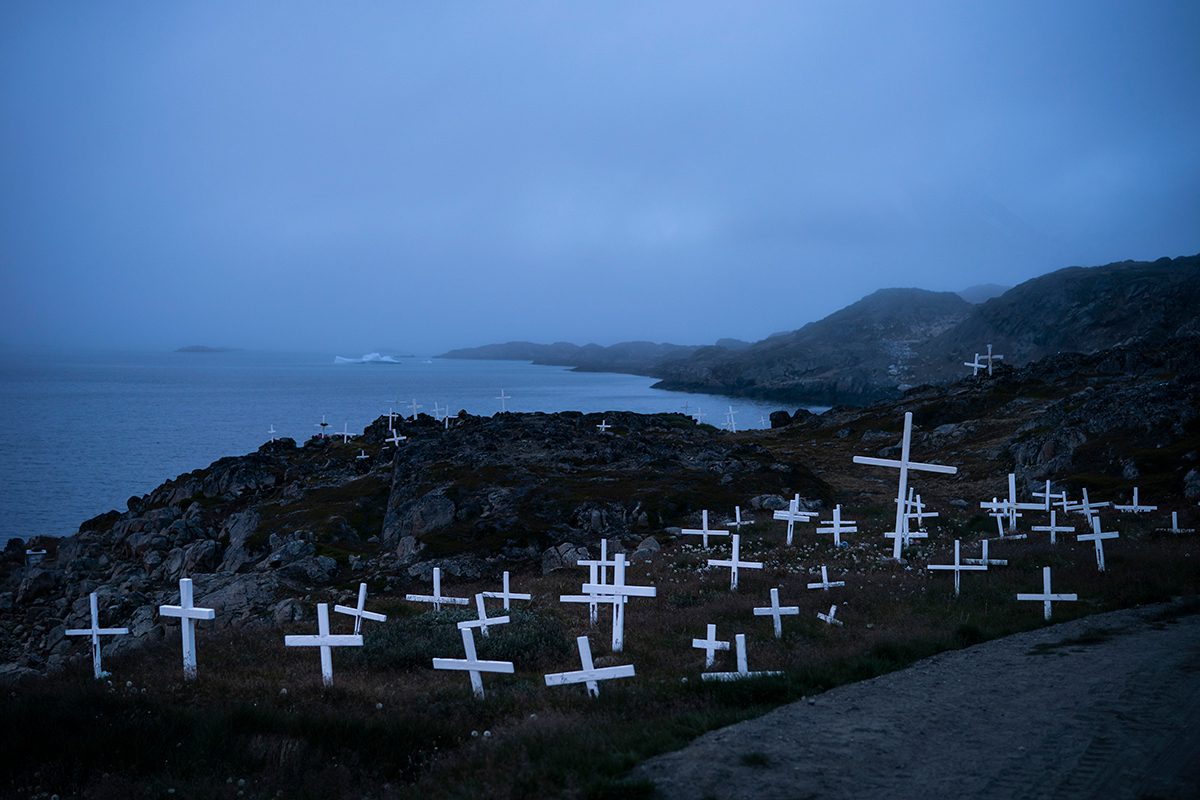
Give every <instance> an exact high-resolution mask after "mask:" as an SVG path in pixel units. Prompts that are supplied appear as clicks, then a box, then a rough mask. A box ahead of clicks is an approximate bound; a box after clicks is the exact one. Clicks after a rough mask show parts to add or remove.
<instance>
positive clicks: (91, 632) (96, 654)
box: [63, 592, 129, 680]
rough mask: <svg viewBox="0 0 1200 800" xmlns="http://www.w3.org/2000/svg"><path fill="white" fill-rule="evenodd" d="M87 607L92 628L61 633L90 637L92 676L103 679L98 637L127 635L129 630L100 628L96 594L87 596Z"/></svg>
mask: <svg viewBox="0 0 1200 800" xmlns="http://www.w3.org/2000/svg"><path fill="white" fill-rule="evenodd" d="M88 605H89V606H90V607H91V611H92V627H90V628H68V629H67V630H65V631H63V634H64V635H66V636H90V637H92V674H93V675H95V676H96V680H100V679H101V678H103V677H104V676H105V675H107V674H108V673H106V672H105V671H104V670H103V669H102V668H101V667H100V637H101V636H124V635H125V634H127V633H129V628H101V627H100V610H99V607H98V606H97V605H96V593H95V592H92V593H91V594H90V595H88Z"/></svg>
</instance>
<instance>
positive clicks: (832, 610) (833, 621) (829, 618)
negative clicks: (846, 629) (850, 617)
mask: <svg viewBox="0 0 1200 800" xmlns="http://www.w3.org/2000/svg"><path fill="white" fill-rule="evenodd" d="M817 619H819V620H821V621H822V622H824V623H825V624H826V625H841V624H842V621H841V620H840V619H838V618H837V604H836V603H834V604H833V605H831V606H830V607H829V613H828V614H822V613H821V612H820V611H818V612H817Z"/></svg>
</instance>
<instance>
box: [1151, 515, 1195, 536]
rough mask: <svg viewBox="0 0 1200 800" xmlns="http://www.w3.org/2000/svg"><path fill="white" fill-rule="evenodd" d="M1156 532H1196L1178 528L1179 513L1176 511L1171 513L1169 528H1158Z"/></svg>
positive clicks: (1193, 529) (1192, 529)
mask: <svg viewBox="0 0 1200 800" xmlns="http://www.w3.org/2000/svg"><path fill="white" fill-rule="evenodd" d="M1157 530H1160V531H1166V532H1167V533H1195V532H1196V529H1195V528H1181V527H1179V512H1178V511H1172V512H1171V527H1169V528H1158V529H1157Z"/></svg>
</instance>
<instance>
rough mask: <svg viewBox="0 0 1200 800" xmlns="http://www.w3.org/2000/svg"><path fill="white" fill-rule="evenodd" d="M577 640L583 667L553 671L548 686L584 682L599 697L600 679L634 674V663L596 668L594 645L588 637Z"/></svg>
mask: <svg viewBox="0 0 1200 800" xmlns="http://www.w3.org/2000/svg"><path fill="white" fill-rule="evenodd" d="M575 642H576V644H578V645H579V661H580V662H581V663H582V664H583V669H581V670H576V671H575V672H551V673H550V674H548V675H546V685H547V686H565V685H567V684H569V683H582V684H585V685H586V686H587V693H588V694H589V695H590V696H592V697H599V696H600V684H599V681H608V680H612V679H614V678H632V677H633V676H634V672H633V665H632V664H624V665H621V666H619V667H601V668H600V669H596V667H595V665H594V664H593V663H592V646H591V644H590V643H589V642H588V637H586V636H580V637H577V638H576V639H575Z"/></svg>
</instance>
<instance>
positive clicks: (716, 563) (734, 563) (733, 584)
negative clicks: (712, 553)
mask: <svg viewBox="0 0 1200 800" xmlns="http://www.w3.org/2000/svg"><path fill="white" fill-rule="evenodd" d="M741 541H742V537H741V536H739V535H738V534H736V533H735V534H734V535H733V554H732V555H731V556H730V558H729V559H715V558H710V559H709V560H708V565H709V566H710V567H729V591H731V592H732V591H734V590H736V589H737V587H738V569H739V568H743V567H744V568H745V569H762V568H763V565H762V562H761V561H741V560H739V557H738V551H739V548H740V547H741Z"/></svg>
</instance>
